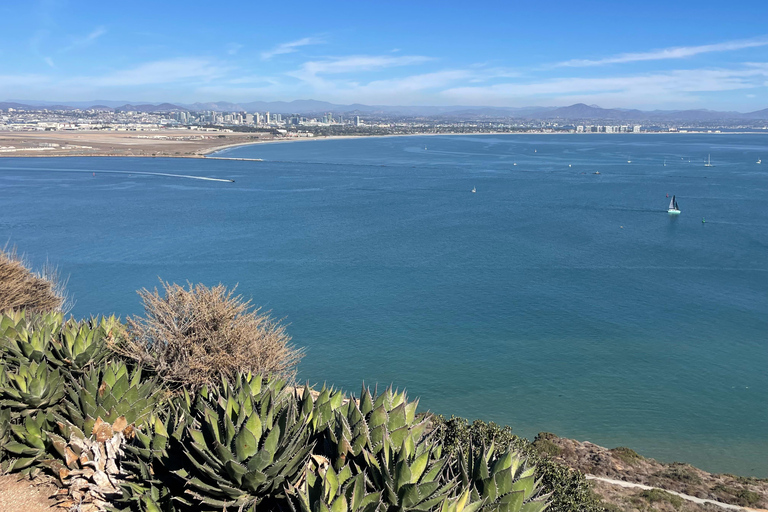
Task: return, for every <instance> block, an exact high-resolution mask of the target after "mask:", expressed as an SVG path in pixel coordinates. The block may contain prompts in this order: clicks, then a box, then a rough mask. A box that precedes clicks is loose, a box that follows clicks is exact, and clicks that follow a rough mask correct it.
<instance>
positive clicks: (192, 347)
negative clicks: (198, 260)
mask: <svg viewBox="0 0 768 512" xmlns="http://www.w3.org/2000/svg"><path fill="white" fill-rule="evenodd" d="M161 284H162V288H163V290H162V291H163V292H164V295H163V296H161V295H160V293H159V292H158V290H157V289H155V290H154V291H149V290H146V289H144V290H141V291H139V292H138V293H139V295H140V296H141V298H142V300H143V301H144V312H145V316H144V317H132V318H129V319H128V334H129V335H128V340H127V343H126V344H125V345H123V346H122V347H119V348H117V350H118V352H120V353H121V354H122V355H123V356H125V357H128V358H131V359H133V360H136V361H137V362H139V363H140V364H142V365H144V366H145V367H148V368H150V369H151V370H153V371H154V372H155V373H157V375H158V376H159V377H160V378H161V379H162V380H164V381H165V382H167V383H169V384H172V385H181V386H183V387H187V388H191V389H195V388H198V387H200V386H202V385H204V384H209V383H211V382H212V381H214V380H216V379H218V378H219V377H220V376H225V377H233V376H234V375H236V374H238V373H240V372H247V371H252V372H254V373H256V372H258V373H271V374H277V375H281V376H284V377H287V378H289V379H292V378H293V377H294V376H295V373H296V366H297V365H298V363H299V361H300V360H301V358H302V357H303V356H304V353H303V351H302V350H301V349H297V348H295V347H294V346H293V345H291V344H290V341H291V338H290V336H288V334H287V333H286V331H285V326H284V325H282V324H281V323H280V322H279V321H275V320H273V319H272V318H271V317H270V316H269V314H268V313H261V312H260V310H259V309H252V308H251V303H250V301H244V300H243V298H242V297H241V296H240V295H234V290H231V291H229V290H227V288H226V287H225V286H223V285H218V286H214V287H212V288H208V287H206V286H204V285H202V284H197V285H192V284H189V288H184V287H182V286H179V285H177V284H170V283H165V282H162V281H161Z"/></svg>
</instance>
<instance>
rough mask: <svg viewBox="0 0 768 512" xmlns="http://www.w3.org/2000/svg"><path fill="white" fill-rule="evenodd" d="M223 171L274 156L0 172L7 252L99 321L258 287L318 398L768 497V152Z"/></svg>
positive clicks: (5, 164)
mask: <svg viewBox="0 0 768 512" xmlns="http://www.w3.org/2000/svg"><path fill="white" fill-rule="evenodd" d="M708 154H711V158H712V163H713V164H714V165H715V167H704V165H703V164H704V162H705V160H706V158H707V155H708ZM217 156H224V157H233V158H261V159H263V161H262V162H255V161H228V160H202V159H200V160H193V159H189V160H188V159H128V158H23V159H22V158H3V159H0V192H2V193H1V194H0V241H2V242H3V243H5V242H6V241H9V242H10V243H12V244H15V245H16V246H18V248H19V249H20V250H21V251H23V252H25V253H26V254H27V255H28V256H29V258H30V260H31V261H32V262H33V263H34V264H35V265H39V264H42V263H44V262H45V261H46V260H48V261H50V262H51V263H54V264H56V265H57V266H58V267H59V269H60V270H61V271H62V272H63V273H64V274H65V275H68V276H69V285H68V289H69V291H70V292H71V293H72V295H73V296H74V299H75V300H76V304H75V307H74V309H73V311H72V312H73V314H74V315H75V316H78V317H84V316H88V315H95V314H109V313H117V314H119V315H122V316H123V317H125V316H126V315H131V314H137V313H140V312H141V304H140V301H139V298H138V296H137V295H136V293H135V290H137V289H140V288H144V287H147V288H152V287H154V286H156V285H157V284H158V277H160V278H162V279H165V280H170V281H175V282H180V283H184V282H186V281H190V282H203V283H206V284H208V285H213V284H216V283H219V282H221V283H224V284H226V285H229V286H234V285H236V284H237V285H238V291H239V292H240V293H242V294H243V295H244V296H246V297H248V298H252V299H253V302H254V304H256V305H259V306H263V307H264V308H265V309H268V310H272V312H273V315H275V316H277V317H280V318H285V321H286V322H287V323H289V324H290V326H289V332H290V334H291V335H292V336H293V338H294V341H295V343H296V344H297V345H300V346H303V347H306V350H307V356H306V358H305V359H304V361H303V362H302V363H301V367H300V378H302V379H305V380H308V381H310V382H312V383H320V384H322V383H323V382H327V383H329V384H333V385H335V386H340V387H343V388H344V389H347V390H350V391H353V392H357V391H358V390H359V388H360V385H361V383H362V382H363V381H365V383H366V384H368V385H371V386H373V385H376V384H378V385H379V386H386V385H389V384H390V383H393V384H394V385H395V386H397V387H399V388H406V389H407V390H408V391H409V396H411V397H416V396H418V397H420V398H421V402H420V404H421V409H423V410H431V411H434V412H437V413H442V414H446V415H451V414H456V415H460V416H464V417H467V418H470V419H474V418H482V419H485V420H492V421H495V422H497V423H501V424H509V425H511V426H512V427H513V429H514V431H515V432H516V433H518V434H520V435H523V436H526V437H529V438H532V437H533V436H534V435H535V434H536V433H537V432H539V431H550V432H554V433H556V434H558V435H560V436H564V437H572V438H576V439H581V440H589V441H592V442H595V443H597V444H601V445H604V446H608V447H614V446H630V447H632V448H634V449H635V450H637V451H638V452H639V453H641V454H643V455H645V456H649V457H654V458H657V459H659V460H662V461H674V460H677V461H684V462H689V463H692V464H694V465H696V466H699V467H702V468H704V469H707V470H710V471H715V472H731V473H736V474H740V475H756V476H762V477H768V372H767V371H766V370H767V369H768V134H750V135H734V134H729V135H716V134H707V135H685V134H670V135H584V136H578V135H551V136H543V135H542V136H539V135H473V136H433V137H392V138H376V139H373V138H370V139H360V140H327V141H311V142H302V143H276V144H261V145H254V146H246V147H239V148H234V149H229V150H226V151H223V152H221V153H219V154H218V155H217ZM758 159H762V160H763V161H765V162H766V163H764V164H762V165H758V164H757V163H756V162H757V160H758ZM628 161H631V163H628ZM665 163H666V165H664V164H665ZM140 172H146V173H152V172H159V173H169V174H184V175H194V176H207V177H215V178H224V179H234V180H235V183H220V182H210V181H201V180H194V179H189V178H173V177H167V176H166V177H163V176H154V175H148V174H138V173H140ZM595 172H599V174H595ZM473 187H475V188H476V190H477V192H476V193H472V192H471V190H472V188H473ZM667 194H669V197H671V196H672V195H673V194H676V195H677V199H678V203H679V205H680V208H681V210H682V214H681V215H680V216H678V217H672V216H670V215H668V214H667V213H666V208H667V205H668V203H669V198H668V197H667ZM702 218H705V219H706V223H703V222H702Z"/></svg>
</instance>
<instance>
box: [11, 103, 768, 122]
mask: <svg viewBox="0 0 768 512" xmlns="http://www.w3.org/2000/svg"><path fill="white" fill-rule="evenodd" d="M8 108H15V109H34V108H48V109H52V110H74V109H96V110H113V109H117V110H124V111H135V112H173V111H185V110H186V111H201V110H214V111H218V112H243V111H247V112H266V111H269V112H273V113H280V114H303V115H311V114H320V113H324V112H333V113H334V114H359V115H402V116H413V117H419V116H424V117H445V118H454V119H478V118H484V117H485V118H494V117H495V118H499V117H507V118H517V119H547V120H563V121H567V122H596V121H604V122H609V121H610V122H644V123H649V122H650V123H665V122H675V121H676V122H690V123H696V122H702V123H713V122H719V121H722V122H738V121H765V120H768V108H766V109H763V110H758V111H756V112H747V113H741V112H719V111H715V110H653V111H643V110H634V109H609V108H601V107H598V106H597V105H585V104H584V103H577V104H575V105H571V106H568V107H536V106H533V107H476V106H449V107H439V106H426V107H425V106H388V105H362V104H359V103H355V104H352V105H339V104H335V103H329V102H327V101H317V100H295V101H290V102H286V101H252V102H247V103H230V102H226V101H218V102H212V103H192V104H184V103H175V104H174V103H159V104H156V103H140V104H133V103H130V102H125V101H108V100H98V101H75V102H58V103H54V102H45V101H25V100H12V101H7V102H0V109H8Z"/></svg>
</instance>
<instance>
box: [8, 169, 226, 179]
mask: <svg viewBox="0 0 768 512" xmlns="http://www.w3.org/2000/svg"><path fill="white" fill-rule="evenodd" d="M2 169H4V170H10V171H50V172H89V173H99V174H129V175H134V174H139V175H142V176H162V177H165V178H186V179H190V180H203V181H220V182H223V183H234V182H235V180H228V179H223V178H210V177H208V176H192V175H190V174H172V173H167V172H147V171H107V170H104V169H54V168H50V167H3V168H2Z"/></svg>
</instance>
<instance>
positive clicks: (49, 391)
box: [0, 361, 65, 416]
mask: <svg viewBox="0 0 768 512" xmlns="http://www.w3.org/2000/svg"><path fill="white" fill-rule="evenodd" d="M4 374H5V377H4V379H3V380H4V382H2V384H0V406H1V407H8V408H10V409H11V410H12V411H13V414H14V415H21V416H29V415H35V414H37V413H38V412H39V411H43V412H47V411H53V410H54V409H56V408H57V407H58V405H59V402H60V401H61V399H62V398H63V397H64V393H65V388H64V380H63V379H62V376H61V373H60V372H59V370H50V369H49V368H48V363H47V362H45V361H43V362H41V363H37V362H35V361H30V362H26V363H23V364H21V365H20V366H19V367H18V368H17V369H15V371H13V370H5V372H4Z"/></svg>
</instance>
